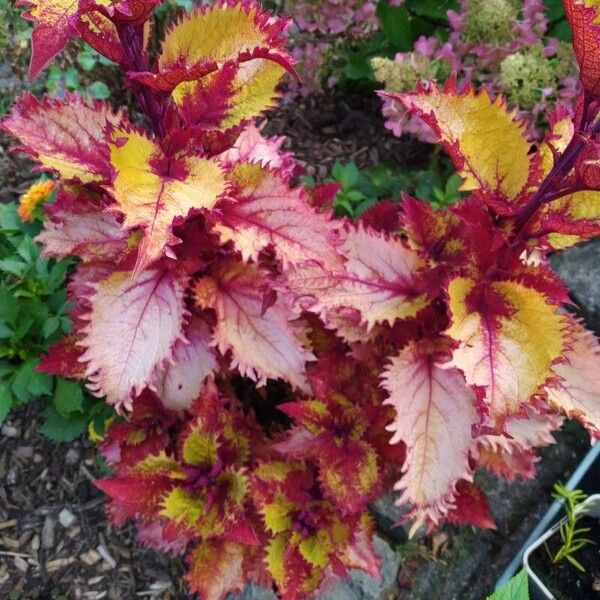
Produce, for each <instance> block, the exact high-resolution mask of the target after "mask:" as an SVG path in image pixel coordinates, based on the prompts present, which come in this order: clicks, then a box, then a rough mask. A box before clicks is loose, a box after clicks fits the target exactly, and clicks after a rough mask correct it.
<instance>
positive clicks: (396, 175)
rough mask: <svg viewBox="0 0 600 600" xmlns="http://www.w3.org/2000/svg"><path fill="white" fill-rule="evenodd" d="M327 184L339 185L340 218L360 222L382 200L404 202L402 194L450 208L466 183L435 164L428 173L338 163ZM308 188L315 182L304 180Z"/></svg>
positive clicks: (336, 198)
mask: <svg viewBox="0 0 600 600" xmlns="http://www.w3.org/2000/svg"><path fill="white" fill-rule="evenodd" d="M326 182H327V183H339V184H341V186H342V187H341V189H340V190H339V191H338V193H337V195H336V197H335V200H334V203H333V207H334V210H335V213H336V215H338V216H346V217H352V218H357V217H359V216H360V215H361V214H362V213H364V212H365V211H366V210H368V209H369V208H371V206H373V205H374V204H376V203H377V202H378V201H379V200H400V197H401V194H402V193H403V192H404V193H407V194H410V195H416V196H418V197H419V198H423V199H424V200H427V201H428V202H429V203H431V204H432V205H433V206H435V207H436V208H440V207H443V206H448V205H449V204H451V203H452V202H455V201H456V200H458V199H459V198H460V197H461V194H460V192H459V191H458V188H459V187H460V184H461V182H462V180H461V178H460V177H458V176H457V175H454V174H452V175H450V174H449V166H448V167H447V165H446V164H445V163H443V162H441V163H439V164H438V161H435V160H434V161H433V162H432V163H431V165H430V167H429V168H428V169H427V170H424V171H400V170H398V169H397V168H394V167H391V166H389V165H385V164H379V165H375V166H374V167H369V168H367V169H362V170H361V169H359V168H358V166H357V164H356V163H355V162H354V161H350V162H348V163H341V162H340V161H336V163H335V165H334V166H333V168H332V170H331V177H329V178H328V179H327V180H326ZM304 183H305V184H306V185H309V186H310V185H315V183H316V182H315V180H314V179H313V178H310V177H307V178H304Z"/></svg>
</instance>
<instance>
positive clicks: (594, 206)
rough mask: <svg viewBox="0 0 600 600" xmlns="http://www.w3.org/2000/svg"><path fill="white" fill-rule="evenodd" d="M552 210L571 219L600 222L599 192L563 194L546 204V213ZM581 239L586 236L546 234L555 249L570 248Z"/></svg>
mask: <svg viewBox="0 0 600 600" xmlns="http://www.w3.org/2000/svg"><path fill="white" fill-rule="evenodd" d="M552 212H557V213H559V214H560V213H562V214H565V215H566V216H568V217H569V218H570V219H572V220H573V221H580V220H586V221H597V222H600V192H598V191H583V192H575V193H574V194H571V195H570V196H565V197H564V198H561V199H560V200H556V201H555V202H552V204H549V205H547V209H546V213H547V214H548V213H550V214H551V213H552ZM588 237H589V236H588ZM583 239H587V238H583V237H581V236H578V235H572V234H564V233H551V234H550V235H549V236H548V240H549V242H550V244H551V246H552V247H553V248H554V249H556V250H564V249H565V248H570V247H571V246H574V245H575V244H577V243H579V242H581V241H582V240H583Z"/></svg>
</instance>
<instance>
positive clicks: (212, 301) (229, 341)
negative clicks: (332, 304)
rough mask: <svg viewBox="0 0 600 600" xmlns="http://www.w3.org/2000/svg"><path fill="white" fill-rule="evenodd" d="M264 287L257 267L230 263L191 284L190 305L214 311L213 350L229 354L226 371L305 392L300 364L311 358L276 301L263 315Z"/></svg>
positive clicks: (284, 309)
mask: <svg viewBox="0 0 600 600" xmlns="http://www.w3.org/2000/svg"><path fill="white" fill-rule="evenodd" d="M267 284H268V279H267V278H266V277H265V276H264V275H263V274H262V273H261V271H260V270H259V269H258V268H257V267H255V266H252V265H244V264H243V263H232V264H230V265H228V266H226V267H225V268H222V269H220V270H219V271H218V272H217V273H215V274H214V276H213V277H205V278H203V279H201V280H199V281H198V282H197V284H196V287H195V296H196V303H197V304H198V306H199V307H200V308H213V309H214V310H215V311H216V313H217V324H216V326H215V330H214V339H215V344H216V345H217V347H218V348H219V350H220V351H221V352H223V353H225V352H227V351H228V350H231V354H232V366H233V367H236V368H238V369H239V371H240V373H242V375H245V376H247V377H250V378H251V379H254V380H257V381H258V382H259V383H261V384H262V383H265V382H266V380H267V378H273V379H277V378H279V377H280V378H282V379H284V380H286V381H289V382H290V383H292V384H293V385H295V386H296V387H298V388H301V389H307V387H308V384H307V380H306V373H305V363H306V362H307V361H310V360H313V359H314V357H313V354H312V352H310V351H309V350H307V349H306V348H305V347H304V346H303V345H302V342H301V341H300V333H301V330H300V327H299V326H297V325H296V324H294V323H293V322H292V321H293V319H294V315H293V313H292V312H291V311H290V310H289V307H286V306H285V304H284V303H283V301H282V300H281V298H279V299H278V301H277V302H276V303H275V304H273V305H271V306H269V307H268V308H267V310H266V311H264V314H263V293H262V291H261V288H262V287H263V286H266V285H267Z"/></svg>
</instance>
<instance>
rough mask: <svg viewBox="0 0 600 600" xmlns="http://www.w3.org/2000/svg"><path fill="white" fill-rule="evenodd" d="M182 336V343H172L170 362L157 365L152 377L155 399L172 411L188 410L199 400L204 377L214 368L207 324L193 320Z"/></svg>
mask: <svg viewBox="0 0 600 600" xmlns="http://www.w3.org/2000/svg"><path fill="white" fill-rule="evenodd" d="M184 334H185V338H186V339H185V341H184V340H179V341H178V342H177V343H176V344H175V348H174V350H173V358H172V361H171V362H169V363H168V364H166V365H164V366H163V365H161V366H159V367H158V369H157V371H156V373H155V374H154V377H153V379H154V384H153V387H154V388H155V389H156V393H157V394H158V397H159V398H160V399H161V401H162V403H163V404H164V405H165V406H166V407H167V408H170V409H171V410H184V409H187V408H189V407H190V406H191V405H192V403H193V401H194V400H196V398H198V396H199V394H200V391H201V390H202V385H203V383H204V381H205V380H206V378H207V377H209V376H210V375H212V373H213V372H214V371H215V370H216V368H217V360H216V358H215V355H214V353H213V350H212V348H211V347H210V344H211V342H212V338H211V335H210V330H209V328H208V326H207V325H206V323H204V322H203V321H202V320H200V319H199V318H193V319H192V320H191V322H190V323H189V325H188V326H187V327H186V329H185V332H184Z"/></svg>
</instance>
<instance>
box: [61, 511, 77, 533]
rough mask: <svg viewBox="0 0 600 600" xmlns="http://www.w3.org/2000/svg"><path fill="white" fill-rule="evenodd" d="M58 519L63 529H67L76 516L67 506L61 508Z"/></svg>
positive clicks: (75, 519)
mask: <svg viewBox="0 0 600 600" xmlns="http://www.w3.org/2000/svg"><path fill="white" fill-rule="evenodd" d="M58 521H59V523H60V524H61V525H62V526H63V527H64V528H65V529H68V528H69V527H71V525H73V524H74V523H75V521H77V517H76V516H75V515H74V514H73V513H72V512H71V511H70V510H69V509H68V508H63V509H62V510H61V511H60V512H59V513H58Z"/></svg>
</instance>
